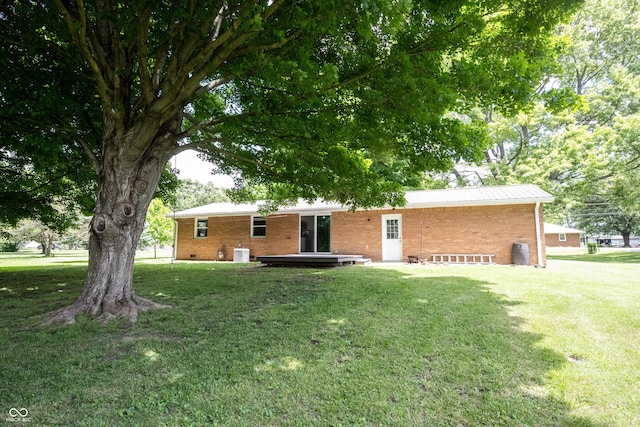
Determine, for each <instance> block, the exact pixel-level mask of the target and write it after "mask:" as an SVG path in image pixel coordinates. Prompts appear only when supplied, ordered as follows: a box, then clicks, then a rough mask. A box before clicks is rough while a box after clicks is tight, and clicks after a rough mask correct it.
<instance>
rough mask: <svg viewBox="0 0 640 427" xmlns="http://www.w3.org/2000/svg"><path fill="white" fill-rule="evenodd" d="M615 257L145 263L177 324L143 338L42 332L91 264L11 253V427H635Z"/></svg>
mask: <svg viewBox="0 0 640 427" xmlns="http://www.w3.org/2000/svg"><path fill="white" fill-rule="evenodd" d="M584 252H586V250H584ZM620 254H624V255H622V256H620V257H618V258H616V257H614V256H610V255H608V253H599V254H596V255H594V256H588V255H586V254H573V255H571V254H558V255H553V256H550V258H549V262H548V267H547V268H546V269H535V268H528V267H502V266H459V267H446V266H417V265H411V266H409V265H402V266H401V265H395V266H392V265H388V266H384V267H348V268H339V269H322V270H314V269H276V268H264V267H256V266H255V265H253V264H252V265H249V266H247V265H242V264H233V263H213V262H211V263H206V262H176V263H173V264H172V263H171V262H169V261H168V260H167V259H158V260H153V259H148V258H147V259H141V260H139V262H138V264H137V266H136V270H135V283H136V289H137V291H138V293H140V294H141V295H143V296H146V297H150V298H152V299H154V300H156V301H159V302H163V303H168V304H171V305H172V306H173V308H171V309H167V310H160V311H155V312H148V313H142V314H141V315H140V316H139V319H138V324H137V325H136V326H135V327H133V328H128V327H126V325H125V324H124V323H122V322H113V323H111V324H110V325H109V326H107V327H102V326H101V325H100V324H98V323H96V322H92V321H89V320H88V319H80V321H79V322H78V323H77V324H75V325H73V326H68V327H62V326H56V327H38V326H34V325H35V324H36V323H38V322H39V321H41V320H43V319H44V315H45V314H46V313H47V312H49V311H52V310H54V309H56V308H58V307H60V306H62V305H64V304H68V303H71V302H72V301H73V299H74V298H75V297H76V296H77V295H78V294H79V292H80V289H81V286H82V281H83V276H84V273H85V269H86V267H85V262H86V261H85V260H86V253H82V252H78V253H65V254H61V253H56V256H55V257H54V258H51V259H43V258H40V257H39V256H37V255H36V254H33V253H30V254H24V255H21V254H20V253H18V254H0V330H1V334H0V348H2V353H1V357H0V411H2V412H3V416H2V417H0V422H1V421H4V419H7V421H11V419H9V414H8V413H9V411H10V409H11V408H16V409H21V408H26V409H28V411H29V414H28V419H29V421H30V424H31V425H37V426H92V427H93V426H113V425H115V426H119V425H123V426H163V425H167V426H191V425H194V426H211V425H229V426H310V425H318V426H340V425H343V426H354V425H356V426H411V425H417V426H625V427H626V426H633V425H640V369H638V367H640V343H639V342H640V283H639V281H638V277H639V276H640V252H624V253H623V252H620ZM13 413H14V414H15V411H14V412H13ZM19 421H22V420H19ZM7 425H12V424H10V423H8V422H7ZM13 425H15V424H13Z"/></svg>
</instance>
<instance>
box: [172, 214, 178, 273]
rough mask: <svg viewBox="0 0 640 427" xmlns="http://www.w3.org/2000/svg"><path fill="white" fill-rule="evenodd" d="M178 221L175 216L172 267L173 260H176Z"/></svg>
mask: <svg viewBox="0 0 640 427" xmlns="http://www.w3.org/2000/svg"><path fill="white" fill-rule="evenodd" d="M177 256H178V221H177V220H176V217H175V214H174V216H173V256H172V257H171V266H172V267H173V260H175V259H178V258H177Z"/></svg>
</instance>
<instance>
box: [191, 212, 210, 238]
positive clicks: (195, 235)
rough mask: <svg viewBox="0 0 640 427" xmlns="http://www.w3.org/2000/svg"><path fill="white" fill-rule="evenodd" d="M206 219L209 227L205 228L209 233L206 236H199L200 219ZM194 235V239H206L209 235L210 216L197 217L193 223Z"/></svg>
mask: <svg viewBox="0 0 640 427" xmlns="http://www.w3.org/2000/svg"><path fill="white" fill-rule="evenodd" d="M202 220H205V221H207V228H205V230H207V235H206V236H198V230H199V228H198V221H202ZM193 237H194V239H206V238H207V237H209V218H205V217H201V218H196V219H195V221H194V223H193Z"/></svg>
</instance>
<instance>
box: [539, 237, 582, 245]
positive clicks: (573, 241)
mask: <svg viewBox="0 0 640 427" xmlns="http://www.w3.org/2000/svg"><path fill="white" fill-rule="evenodd" d="M566 236H567V240H565V241H564V242H561V241H560V235H558V234H545V235H544V238H545V241H546V243H547V246H549V247H573V248H579V247H580V235H579V234H566Z"/></svg>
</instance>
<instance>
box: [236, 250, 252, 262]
mask: <svg viewBox="0 0 640 427" xmlns="http://www.w3.org/2000/svg"><path fill="white" fill-rule="evenodd" d="M233 262H249V249H246V248H236V249H234V250H233Z"/></svg>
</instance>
